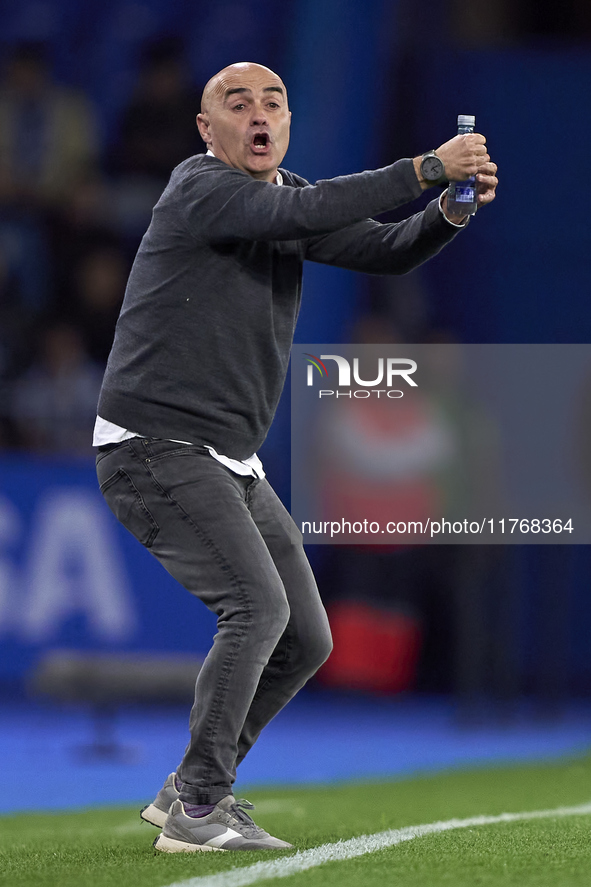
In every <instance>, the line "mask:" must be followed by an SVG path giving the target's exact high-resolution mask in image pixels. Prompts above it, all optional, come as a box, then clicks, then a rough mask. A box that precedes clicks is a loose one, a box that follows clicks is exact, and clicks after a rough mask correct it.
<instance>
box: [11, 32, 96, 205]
mask: <svg viewBox="0 0 591 887" xmlns="http://www.w3.org/2000/svg"><path fill="white" fill-rule="evenodd" d="M97 154H98V146H97V133H96V124H95V118H94V111H93V108H92V107H91V105H90V103H89V101H88V99H86V98H85V97H84V96H82V95H81V94H80V93H78V92H75V91H73V90H70V89H66V88H64V87H62V86H59V85H58V84H57V83H55V82H54V81H53V80H52V77H51V73H50V70H49V66H48V62H47V55H46V49H45V47H44V45H43V44H41V43H21V44H19V45H17V46H16V47H15V48H14V50H13V52H12V54H11V55H10V57H9V59H8V65H7V69H6V74H5V78H4V82H3V84H2V85H1V87H0V202H2V203H4V204H5V205H6V204H7V205H9V206H10V205H18V206H20V207H29V208H33V209H44V208H46V207H47V206H50V205H52V204H55V203H60V202H62V201H63V200H64V199H65V197H66V196H67V195H68V194H69V192H70V190H71V189H72V187H73V185H74V183H75V182H76V181H77V179H78V176H79V175H80V173H81V171H83V170H86V169H87V168H88V167H90V166H92V165H93V163H94V161H95V159H96V156H97Z"/></svg>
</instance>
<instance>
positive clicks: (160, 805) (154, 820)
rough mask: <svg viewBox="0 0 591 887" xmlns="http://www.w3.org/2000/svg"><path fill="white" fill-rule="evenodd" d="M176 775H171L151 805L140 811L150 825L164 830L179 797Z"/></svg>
mask: <svg viewBox="0 0 591 887" xmlns="http://www.w3.org/2000/svg"><path fill="white" fill-rule="evenodd" d="M175 776H176V774H175V773H171V774H170V776H169V777H168V778H167V780H166V782H165V783H164V785H163V786H162V788H161V789H160V791H159V792H158V794H157V795H156V797H155V798H154V800H153V801H152V803H151V804H148V806H147V807H144V808H143V809H142V810H140V816H141V818H142V819H144V820H145V821H146V822H149V823H150V825H157V826H158V828H162V826H163V825H164V823H165V822H166V817H167V816H168V811H169V810H170V806H171V804H172V802H173V801H176V799H177V798H178V796H179V793H178V792H177V790H176V785H175Z"/></svg>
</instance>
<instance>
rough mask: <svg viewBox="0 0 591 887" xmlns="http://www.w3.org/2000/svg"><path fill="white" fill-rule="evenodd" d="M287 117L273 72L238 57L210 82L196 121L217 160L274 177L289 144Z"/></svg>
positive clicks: (265, 177) (284, 95) (284, 99)
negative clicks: (236, 62) (238, 59)
mask: <svg viewBox="0 0 591 887" xmlns="http://www.w3.org/2000/svg"><path fill="white" fill-rule="evenodd" d="M290 120H291V112H290V111H289V108H288V106H287V93H286V90H285V86H284V85H283V82H282V81H281V80H280V78H279V77H278V76H277V74H274V73H273V72H272V71H270V70H269V69H268V68H264V67H263V66H262V65H255V64H251V63H249V62H241V63H239V64H237V65H231V66H230V67H228V68H224V70H223V71H220V73H219V74H217V75H216V76H215V77H213V78H212V79H211V80H210V81H209V83H208V84H207V86H206V87H205V90H204V92H203V102H202V106H201V114H198V115H197V126H198V127H199V132H200V133H201V137H202V139H203V141H204V142H205V143H206V145H207V147H208V148H209V149H210V150H211V151H213V153H214V154H215V156H216V157H217V158H218V159H219V160H223V161H224V163H227V164H228V165H229V166H233V167H234V168H235V169H241V170H243V172H247V173H248V174H249V175H251V176H252V177H253V178H255V179H262V180H264V181H267V182H273V181H275V176H276V175H277V167H278V166H279V164H280V163H281V161H282V160H283V158H284V157H285V152H286V151H287V146H288V144H289V125H290Z"/></svg>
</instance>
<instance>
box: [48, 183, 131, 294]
mask: <svg viewBox="0 0 591 887" xmlns="http://www.w3.org/2000/svg"><path fill="white" fill-rule="evenodd" d="M49 239H50V248H51V253H52V264H53V299H54V302H55V305H56V307H57V308H58V309H59V308H60V307H61V306H65V307H66V308H67V310H70V309H71V292H72V290H73V288H74V275H75V269H76V268H77V266H78V264H79V262H80V260H81V259H82V258H83V257H84V256H86V255H87V254H88V253H90V252H93V251H95V250H101V249H111V250H117V249H119V248H120V244H121V238H120V236H119V234H118V233H117V232H116V230H115V222H114V218H113V211H112V192H111V189H110V187H109V186H108V184H107V183H106V182H105V181H104V180H103V179H102V177H101V176H100V175H99V174H97V173H96V172H90V173H88V174H86V175H84V176H82V177H81V178H80V179H79V181H78V182H77V183H76V187H75V189H74V190H73V191H72V192H71V194H70V195H69V197H68V199H67V200H66V202H65V203H64V204H63V206H62V207H61V208H60V211H59V212H56V213H54V214H53V216H52V219H51V226H50V231H49Z"/></svg>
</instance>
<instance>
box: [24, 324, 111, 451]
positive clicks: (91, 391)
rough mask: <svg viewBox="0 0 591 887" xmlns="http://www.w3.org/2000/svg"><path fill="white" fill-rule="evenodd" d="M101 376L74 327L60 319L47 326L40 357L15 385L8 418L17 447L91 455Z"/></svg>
mask: <svg viewBox="0 0 591 887" xmlns="http://www.w3.org/2000/svg"><path fill="white" fill-rule="evenodd" d="M102 375H103V371H102V367H101V366H99V365H97V364H96V363H94V362H93V361H92V360H91V359H90V357H89V356H88V354H87V353H86V351H85V349H84V343H83V340H82V336H81V334H80V332H79V331H78V330H77V329H76V327H74V326H72V325H71V324H68V323H64V322H57V323H53V324H51V325H50V326H48V327H47V328H46V329H45V330H44V331H43V332H42V334H41V347H40V349H39V357H38V358H37V360H36V361H35V362H34V363H33V365H32V366H31V367H30V369H29V370H28V371H27V373H25V375H24V376H23V377H22V378H21V379H19V381H18V382H16V383H15V386H14V393H13V398H12V409H11V418H12V419H13V421H14V424H15V426H16V428H17V429H18V433H19V436H20V441H21V444H22V446H24V447H26V448H29V449H32V450H36V451H38V452H48V453H70V454H72V453H78V454H89V455H90V454H91V453H92V447H91V443H92V428H93V424H94V419H95V413H96V403H97V400H98V393H99V389H100V385H101V381H102Z"/></svg>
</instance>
